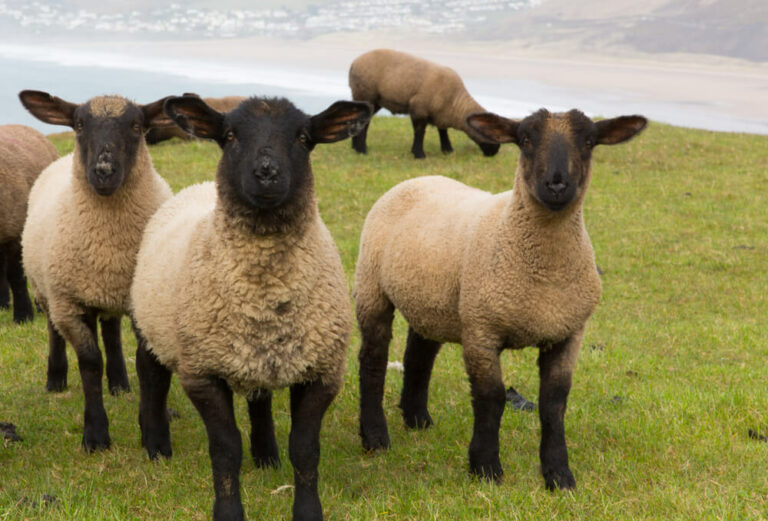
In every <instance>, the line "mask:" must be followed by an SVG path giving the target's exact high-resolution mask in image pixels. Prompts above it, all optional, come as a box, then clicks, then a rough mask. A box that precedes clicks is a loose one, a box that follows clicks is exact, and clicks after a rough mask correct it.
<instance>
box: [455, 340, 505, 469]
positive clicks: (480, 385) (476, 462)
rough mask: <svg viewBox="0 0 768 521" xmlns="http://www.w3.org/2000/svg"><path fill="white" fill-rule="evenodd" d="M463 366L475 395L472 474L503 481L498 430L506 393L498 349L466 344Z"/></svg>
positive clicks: (470, 452) (470, 467)
mask: <svg viewBox="0 0 768 521" xmlns="http://www.w3.org/2000/svg"><path fill="white" fill-rule="evenodd" d="M464 365H465V366H466V369H467V374H468V375H469V383H470V386H471V391H472V410H473V412H474V427H473V430H472V441H471V442H470V444H469V470H470V472H471V473H472V474H475V475H477V476H478V477H481V478H483V479H487V480H491V479H493V480H496V481H500V480H501V476H502V475H503V474H504V471H503V470H502V468H501V460H500V459H499V428H500V426H501V416H502V414H503V413H504V403H505V400H506V393H505V391H504V382H503V381H502V378H501V364H500V363H499V353H498V351H497V350H496V349H489V348H486V347H480V346H478V345H477V344H472V343H470V342H465V343H464Z"/></svg>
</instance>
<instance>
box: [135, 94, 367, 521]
mask: <svg viewBox="0 0 768 521" xmlns="http://www.w3.org/2000/svg"><path fill="white" fill-rule="evenodd" d="M165 111H166V113H167V114H168V116H170V117H171V119H173V120H174V121H176V123H178V124H179V126H181V127H182V128H184V129H185V130H186V131H188V132H190V133H192V134H194V135H195V136H197V137H202V138H211V139H214V140H216V141H217V142H218V144H219V146H220V147H221V148H222V158H221V161H220V162H219V167H218V171H217V174H216V184H215V185H214V184H212V183H206V184H202V185H195V186H192V187H189V188H186V189H184V190H182V191H181V192H179V194H177V195H176V197H174V198H173V199H172V200H170V201H169V202H167V203H166V204H165V205H163V206H162V207H161V208H160V210H158V212H157V214H155V216H154V217H153V218H152V220H151V221H150V223H149V225H148V226H147V230H146V233H145V236H144V240H143V242H142V245H141V249H140V252H139V259H138V264H137V268H136V276H135V280H134V283H133V288H132V292H131V295H132V303H133V311H134V316H135V318H136V324H137V326H138V328H139V329H140V330H141V333H142V335H143V336H144V337H145V338H146V339H147V344H146V345H144V344H142V345H140V346H139V350H138V352H137V355H136V356H137V369H138V373H139V379H140V382H141V403H140V423H141V430H142V442H143V444H144V445H145V447H146V448H147V451H148V453H149V456H150V457H151V458H154V457H157V455H158V454H162V455H164V456H170V454H171V444H170V439H169V433H168V421H167V417H166V415H165V401H166V397H167V392H168V385H169V380H170V372H169V369H170V370H173V371H175V372H177V373H178V374H179V379H180V381H181V384H182V386H183V387H184V390H185V391H186V392H187V395H188V396H189V398H190V399H191V400H192V402H193V403H194V404H195V406H196V407H197V409H198V411H199V412H200V415H201V416H202V419H203V421H204V423H205V426H206V429H207V431H208V439H209V450H210V455H211V464H212V468H213V483H214V490H215V494H216V501H215V503H214V515H213V517H214V519H215V520H223V519H227V520H230V519H243V507H242V504H241V501H240V486H239V472H240V464H241V459H242V445H241V441H240V432H239V430H238V429H237V426H236V424H235V418H234V411H233V408H232V390H234V391H237V392H239V393H242V394H244V395H246V396H247V397H248V399H249V412H250V415H251V423H252V426H253V430H252V432H251V452H252V456H253V459H254V461H255V463H256V465H257V466H269V465H276V464H277V463H278V461H279V457H278V452H277V444H276V442H275V436H274V430H273V424H272V413H271V390H272V389H277V388H280V387H286V386H290V389H291V420H292V424H291V434H290V440H289V446H290V449H289V450H290V458H291V463H292V464H293V468H294V479H295V497H294V508H293V512H294V515H293V518H294V520H297V521H298V520H309V519H312V520H315V519H322V509H321V506H320V498H319V496H318V492H317V465H318V461H319V455H320V446H319V432H320V422H321V420H322V418H323V415H324V413H325V410H326V408H327V407H328V405H330V403H331V401H332V400H333V398H334V397H335V396H336V394H337V392H338V391H339V388H340V387H341V384H342V380H343V376H344V367H345V356H346V355H345V353H346V348H347V342H348V338H349V334H350V330H351V327H352V317H351V306H350V302H349V291H348V288H347V283H346V279H345V276H344V270H343V268H342V265H341V260H340V258H339V254H338V251H337V249H336V245H335V244H334V241H333V239H332V237H331V235H330V233H329V232H328V229H327V228H326V227H325V224H324V223H323V221H322V219H321V218H320V215H319V213H318V208H317V202H316V198H315V193H314V178H313V175H312V170H311V167H310V162H309V153H310V151H311V150H312V148H313V147H314V145H315V144H317V143H332V142H335V141H338V140H340V139H344V138H346V137H349V136H351V135H353V134H354V133H355V132H356V131H358V130H359V129H360V127H361V126H362V124H364V123H366V122H367V121H368V119H369V118H370V114H371V109H370V106H369V105H368V104H365V103H354V102H337V103H335V104H333V105H332V106H331V107H330V108H328V109H327V110H326V111H324V112H322V113H320V114H318V115H315V116H312V117H309V116H307V115H306V114H304V113H303V112H301V111H299V110H298V109H296V108H295V107H294V106H293V105H292V104H291V103H290V102H289V101H288V100H285V99H279V98H278V99H262V98H250V99H248V100H246V101H244V102H243V103H242V104H241V105H240V106H239V107H238V108H237V109H235V110H233V111H231V112H229V113H226V114H224V113H220V112H218V111H216V110H214V109H213V108H211V107H210V106H208V105H207V104H206V103H205V102H204V101H203V100H201V99H199V98H197V97H191V96H187V97H179V98H171V99H169V100H168V101H167V102H166V105H165Z"/></svg>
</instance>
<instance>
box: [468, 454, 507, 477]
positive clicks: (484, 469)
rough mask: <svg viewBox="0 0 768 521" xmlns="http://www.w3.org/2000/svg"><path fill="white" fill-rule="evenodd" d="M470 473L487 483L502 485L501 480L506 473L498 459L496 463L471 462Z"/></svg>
mask: <svg viewBox="0 0 768 521" xmlns="http://www.w3.org/2000/svg"><path fill="white" fill-rule="evenodd" d="M469 470H470V472H471V473H472V474H473V475H475V476H477V477H478V478H480V479H484V480H485V481H495V482H496V483H501V478H502V476H503V475H504V471H503V470H502V468H501V461H500V460H499V459H498V458H496V461H490V462H486V463H480V462H476V461H474V462H473V461H470V462H469Z"/></svg>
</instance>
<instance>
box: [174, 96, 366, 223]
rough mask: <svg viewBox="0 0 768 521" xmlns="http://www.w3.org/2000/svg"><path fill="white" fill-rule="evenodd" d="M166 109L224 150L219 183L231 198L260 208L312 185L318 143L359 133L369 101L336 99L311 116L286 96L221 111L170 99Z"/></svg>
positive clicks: (289, 199) (291, 198) (290, 199)
mask: <svg viewBox="0 0 768 521" xmlns="http://www.w3.org/2000/svg"><path fill="white" fill-rule="evenodd" d="M165 112H166V114H167V115H168V117H170V118H171V119H172V120H174V121H175V122H176V124H178V125H179V126H180V127H181V128H183V129H184V130H185V131H187V132H189V133H191V134H193V135H195V136H197V137H201V138H208V139H213V140H215V141H216V142H217V143H218V144H219V146H220V147H221V149H222V157H221V161H220V162H219V173H218V179H217V183H218V184H219V192H220V193H222V190H224V191H225V192H226V194H228V196H229V198H230V199H233V200H235V201H236V202H238V204H240V205H244V206H245V207H248V208H250V209H255V210H257V211H271V210H273V209H279V208H281V207H283V206H286V205H291V204H292V203H294V202H295V201H296V200H297V199H298V198H300V197H301V195H302V194H303V193H305V192H306V188H307V187H309V186H312V184H313V180H312V172H311V168H310V163H309V154H310V152H311V151H312V149H313V148H314V146H315V145H317V144H320V143H334V142H336V141H340V140H342V139H345V138H347V137H351V136H354V135H356V134H357V133H358V132H359V131H360V130H361V129H362V128H363V127H364V125H365V124H366V123H367V122H368V120H369V119H370V117H371V115H372V108H371V106H370V105H369V104H368V103H361V102H350V101H338V102H336V103H334V104H333V105H331V106H330V107H329V108H328V109H326V110H325V111H323V112H321V113H320V114H317V115H315V116H311V117H310V116H308V115H307V114H305V113H304V112H302V111H300V110H299V109H297V108H296V107H295V106H294V105H293V104H292V103H291V102H290V101H288V100H286V99H284V98H255V97H254V98H250V99H247V100H245V101H243V102H242V103H241V104H240V105H239V106H238V107H237V108H235V109H234V110H232V111H230V112H226V113H222V112H218V111H216V110H215V109H213V108H212V107H210V106H209V105H208V104H206V103H205V101H203V100H202V99H200V98H199V97H195V96H182V97H177V98H171V99H169V100H168V101H167V102H166V103H165Z"/></svg>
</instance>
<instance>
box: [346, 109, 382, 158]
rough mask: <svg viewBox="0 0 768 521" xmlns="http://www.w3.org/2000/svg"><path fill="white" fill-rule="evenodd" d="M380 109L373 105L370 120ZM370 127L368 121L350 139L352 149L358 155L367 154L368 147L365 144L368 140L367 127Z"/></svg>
mask: <svg viewBox="0 0 768 521" xmlns="http://www.w3.org/2000/svg"><path fill="white" fill-rule="evenodd" d="M380 109H381V105H377V104H375V103H374V105H373V113H372V114H371V119H373V116H374V115H375V114H376V113H377V112H378V111H379V110H380ZM370 125H371V121H370V120H369V121H368V123H366V124H365V126H364V127H363V129H362V130H361V131H360V132H358V134H357V135H356V136H353V137H352V148H353V149H355V150H356V151H357V152H358V153H360V154H367V153H368V145H367V144H366V141H367V139H368V127H369V126H370Z"/></svg>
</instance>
